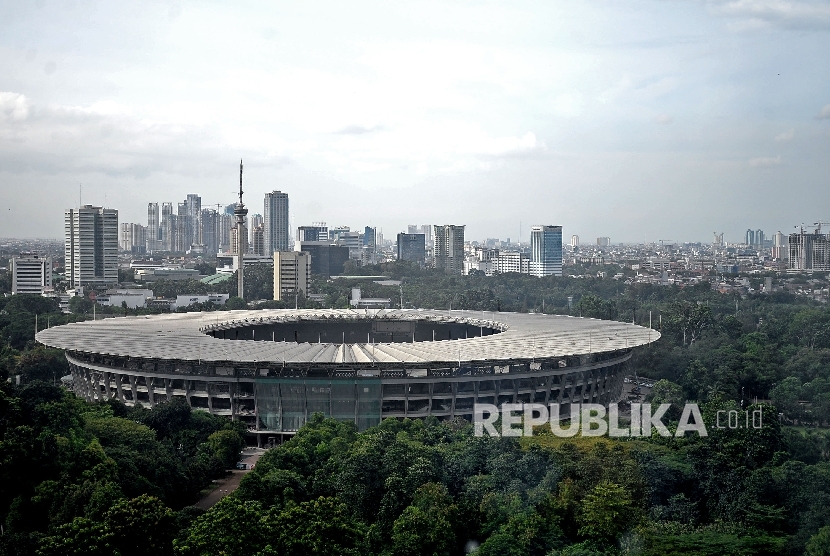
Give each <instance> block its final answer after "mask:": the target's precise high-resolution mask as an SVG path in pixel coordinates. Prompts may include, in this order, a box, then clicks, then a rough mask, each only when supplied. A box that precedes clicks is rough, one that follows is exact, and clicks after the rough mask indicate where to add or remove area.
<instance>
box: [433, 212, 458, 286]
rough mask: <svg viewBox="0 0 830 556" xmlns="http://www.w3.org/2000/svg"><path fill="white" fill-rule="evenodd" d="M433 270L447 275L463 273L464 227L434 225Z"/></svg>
mask: <svg viewBox="0 0 830 556" xmlns="http://www.w3.org/2000/svg"><path fill="white" fill-rule="evenodd" d="M434 230H435V268H437V269H439V270H442V271H444V272H446V273H447V274H458V275H461V274H463V273H464V226H456V225H453V224H445V225H443V226H438V225H436V226H435V227H434Z"/></svg>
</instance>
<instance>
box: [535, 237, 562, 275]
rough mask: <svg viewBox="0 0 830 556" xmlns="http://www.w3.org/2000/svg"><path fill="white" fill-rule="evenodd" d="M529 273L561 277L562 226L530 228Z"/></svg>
mask: <svg viewBox="0 0 830 556" xmlns="http://www.w3.org/2000/svg"><path fill="white" fill-rule="evenodd" d="M530 273H531V274H532V275H534V276H562V226H531V227H530Z"/></svg>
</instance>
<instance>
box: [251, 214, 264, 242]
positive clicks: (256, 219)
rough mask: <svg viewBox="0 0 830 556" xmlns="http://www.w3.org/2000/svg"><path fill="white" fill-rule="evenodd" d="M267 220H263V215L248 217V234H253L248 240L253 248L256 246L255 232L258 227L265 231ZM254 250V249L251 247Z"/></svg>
mask: <svg viewBox="0 0 830 556" xmlns="http://www.w3.org/2000/svg"><path fill="white" fill-rule="evenodd" d="M264 225H265V219H264V218H262V215H261V214H252V215H250V216H249V217H248V232H249V233H250V234H251V237H250V238H248V239H249V241H250V244H251V245H252V246H253V244H254V232H256V229H257V227H258V226H262V227H263V229H264ZM251 249H253V247H251Z"/></svg>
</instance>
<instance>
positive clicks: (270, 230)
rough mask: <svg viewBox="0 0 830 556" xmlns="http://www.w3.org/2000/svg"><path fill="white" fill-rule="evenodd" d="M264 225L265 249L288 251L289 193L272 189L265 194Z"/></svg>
mask: <svg viewBox="0 0 830 556" xmlns="http://www.w3.org/2000/svg"><path fill="white" fill-rule="evenodd" d="M262 214H263V219H262V222H263V226H264V228H265V232H264V233H265V251H266V253H274V252H275V251H288V240H289V228H288V226H289V222H288V193H283V192H281V191H272V192H271V193H266V194H265V210H264V212H263V213H262Z"/></svg>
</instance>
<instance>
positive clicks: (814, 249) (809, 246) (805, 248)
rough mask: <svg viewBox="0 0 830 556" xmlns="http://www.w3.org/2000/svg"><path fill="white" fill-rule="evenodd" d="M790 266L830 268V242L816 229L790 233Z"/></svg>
mask: <svg viewBox="0 0 830 556" xmlns="http://www.w3.org/2000/svg"><path fill="white" fill-rule="evenodd" d="M789 248H790V260H789V268H791V269H793V270H830V242H828V237H827V236H826V235H824V234H822V233H819V231H818V230H816V231H815V232H813V233H807V232H805V231H804V230H801V232H800V233H797V234H790V238H789Z"/></svg>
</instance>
